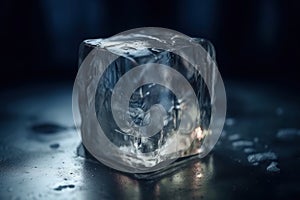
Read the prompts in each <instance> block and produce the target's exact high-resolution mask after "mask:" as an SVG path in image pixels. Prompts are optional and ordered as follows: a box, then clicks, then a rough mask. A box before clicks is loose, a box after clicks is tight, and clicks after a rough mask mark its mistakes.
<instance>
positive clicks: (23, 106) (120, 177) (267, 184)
mask: <svg viewBox="0 0 300 200" xmlns="http://www.w3.org/2000/svg"><path fill="white" fill-rule="evenodd" d="M225 86H226V91H227V96H228V114H227V120H226V124H225V128H224V131H223V134H222V136H221V138H220V140H219V142H218V144H217V145H216V147H215V148H214V150H213V151H212V152H211V153H210V154H209V155H208V156H207V157H206V158H204V159H198V158H193V159H191V160H189V161H186V162H184V161H183V163H182V164H180V165H179V166H177V167H173V168H170V169H168V170H166V171H164V172H160V173H154V174H150V175H147V176H145V177H144V179H141V177H140V176H135V175H131V174H124V173H120V172H117V171H115V170H113V169H110V168H108V167H106V166H104V165H102V164H101V163H99V162H97V161H96V160H95V159H93V158H92V157H91V156H90V155H89V154H88V152H86V151H85V149H84V148H83V147H82V146H81V144H80V139H79V136H78V135H77V133H76V130H75V128H74V123H73V118H72V109H71V106H72V104H71V102H72V100H71V94H72V83H71V82H57V83H51V82H50V83H47V84H42V83H41V84H29V85H24V86H22V87H15V88H13V89H6V90H5V91H2V92H1V95H0V96H1V101H0V102H1V108H0V134H1V138H0V172H1V174H0V199H89V200H90V199H156V198H160V199H300V190H299V186H300V184H299V183H300V181H299V180H300V147H299V142H300V131H299V130H300V123H299V119H300V112H299V111H300V104H299V102H300V101H299V100H300V97H299V95H298V94H297V93H299V92H298V91H297V90H293V89H291V88H289V89H286V88H285V87H280V86H278V85H272V84H270V83H264V84H262V83H249V82H241V81H239V82H237V81H227V82H225Z"/></svg>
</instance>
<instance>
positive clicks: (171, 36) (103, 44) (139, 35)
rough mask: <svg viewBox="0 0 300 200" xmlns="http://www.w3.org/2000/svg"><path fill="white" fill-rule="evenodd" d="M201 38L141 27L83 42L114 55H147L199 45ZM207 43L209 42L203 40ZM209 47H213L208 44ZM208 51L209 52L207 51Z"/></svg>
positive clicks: (161, 29)
mask: <svg viewBox="0 0 300 200" xmlns="http://www.w3.org/2000/svg"><path fill="white" fill-rule="evenodd" d="M199 40H201V39H197V38H190V37H188V36H186V35H184V34H182V33H179V32H176V31H170V30H168V29H163V28H146V29H145V28H141V29H134V32H131V31H125V32H122V33H120V34H117V35H114V36H112V37H110V38H107V39H92V40H85V41H84V42H85V44H87V45H91V46H93V47H98V48H103V49H106V50H108V51H110V52H112V53H114V54H116V55H119V56H123V57H128V56H131V57H140V56H147V55H150V54H151V51H150V50H149V49H151V50H153V51H157V52H159V51H162V49H163V50H164V51H170V52H173V51H175V50H179V49H182V48H185V47H191V45H196V46H198V47H199V46H201V45H200V44H199V43H201V42H202V41H199ZM205 42H206V43H207V44H208V45H210V43H209V42H208V41H205ZM210 48H213V47H212V45H210ZM209 53H210V52H209Z"/></svg>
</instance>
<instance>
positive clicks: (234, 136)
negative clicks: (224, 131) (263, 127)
mask: <svg viewBox="0 0 300 200" xmlns="http://www.w3.org/2000/svg"><path fill="white" fill-rule="evenodd" d="M240 138H241V137H240V135H239V134H233V135H230V136H229V137H228V140H230V141H234V140H238V139H240Z"/></svg>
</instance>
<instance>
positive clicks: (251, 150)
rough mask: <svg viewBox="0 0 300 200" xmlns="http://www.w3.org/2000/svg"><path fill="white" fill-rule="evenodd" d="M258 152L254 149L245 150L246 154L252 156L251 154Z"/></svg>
mask: <svg viewBox="0 0 300 200" xmlns="http://www.w3.org/2000/svg"><path fill="white" fill-rule="evenodd" d="M255 151H256V150H255V149H253V148H245V149H244V152H245V153H247V154H250V153H254V152H255Z"/></svg>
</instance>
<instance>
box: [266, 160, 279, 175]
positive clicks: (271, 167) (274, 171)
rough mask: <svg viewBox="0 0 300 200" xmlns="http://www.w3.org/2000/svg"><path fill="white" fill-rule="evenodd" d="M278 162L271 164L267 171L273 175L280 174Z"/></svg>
mask: <svg viewBox="0 0 300 200" xmlns="http://www.w3.org/2000/svg"><path fill="white" fill-rule="evenodd" d="M277 165H278V163H277V162H271V164H270V165H269V166H268V167H267V171H268V172H271V173H276V172H280V169H279V168H278V167H277Z"/></svg>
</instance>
